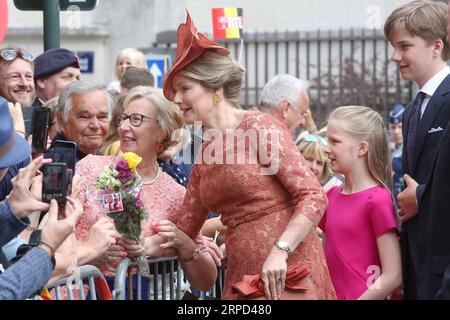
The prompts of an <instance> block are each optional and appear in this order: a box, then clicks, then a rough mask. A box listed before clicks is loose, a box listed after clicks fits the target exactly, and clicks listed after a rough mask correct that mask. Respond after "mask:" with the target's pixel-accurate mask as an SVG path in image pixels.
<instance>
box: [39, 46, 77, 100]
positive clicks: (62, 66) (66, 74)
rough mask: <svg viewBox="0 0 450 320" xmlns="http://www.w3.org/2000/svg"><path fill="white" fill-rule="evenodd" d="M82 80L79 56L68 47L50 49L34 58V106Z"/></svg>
mask: <svg viewBox="0 0 450 320" xmlns="http://www.w3.org/2000/svg"><path fill="white" fill-rule="evenodd" d="M79 80H80V62H79V59H78V56H77V55H76V54H75V53H74V52H72V51H70V50H67V49H63V48H58V49H51V50H48V51H46V52H44V53H42V54H41V55H39V56H38V57H37V58H36V59H35V60H34V85H35V88H36V99H35V100H34V102H33V107H40V106H42V105H43V104H44V103H45V102H47V101H49V100H50V99H52V98H54V97H56V96H58V95H59V94H60V93H61V91H62V90H63V89H64V88H65V87H66V86H67V85H68V84H71V83H72V82H74V81H79Z"/></svg>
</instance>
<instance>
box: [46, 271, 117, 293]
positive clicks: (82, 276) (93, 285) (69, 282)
mask: <svg viewBox="0 0 450 320" xmlns="http://www.w3.org/2000/svg"><path fill="white" fill-rule="evenodd" d="M85 284H86V285H88V286H89V293H90V297H89V299H90V300H97V298H99V299H105V300H110V299H111V293H110V291H109V288H108V285H107V283H106V281H105V277H104V276H103V273H102V272H101V271H100V270H99V269H98V268H97V267H95V266H91V265H85V266H81V267H78V268H76V269H75V271H74V273H73V274H72V275H71V276H70V277H66V278H63V279H60V280H58V281H56V282H55V283H53V284H52V285H51V286H50V287H49V288H48V289H49V290H52V289H55V298H56V300H63V299H64V297H63V294H62V292H61V291H62V287H63V286H65V288H66V289H65V290H67V299H68V300H74V299H75V298H74V291H75V290H76V292H77V293H78V297H79V299H80V300H86V295H85V292H84V291H85V290H84V288H85ZM97 293H99V296H97ZM75 296H76V295H75Z"/></svg>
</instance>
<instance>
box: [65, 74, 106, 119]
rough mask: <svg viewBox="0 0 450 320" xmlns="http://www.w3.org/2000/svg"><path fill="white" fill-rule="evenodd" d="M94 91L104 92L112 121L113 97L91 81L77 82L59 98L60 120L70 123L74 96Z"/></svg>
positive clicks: (68, 87) (67, 88) (70, 85)
mask: <svg viewBox="0 0 450 320" xmlns="http://www.w3.org/2000/svg"><path fill="white" fill-rule="evenodd" d="M92 91H100V92H102V93H103V94H104V95H105V97H106V100H107V102H108V120H109V121H111V116H112V108H113V106H114V104H115V103H114V99H113V97H112V96H111V95H110V94H109V93H108V91H106V90H105V89H104V88H103V87H102V86H100V85H98V84H95V83H93V82H90V81H75V82H72V83H71V84H69V85H67V86H66V87H65V88H64V89H63V91H62V92H61V94H60V95H59V98H58V106H57V107H56V113H57V114H58V115H59V116H60V118H61V119H62V120H63V121H64V122H67V121H69V112H70V110H72V107H73V105H72V98H73V96H74V95H78V94H84V93H88V92H92Z"/></svg>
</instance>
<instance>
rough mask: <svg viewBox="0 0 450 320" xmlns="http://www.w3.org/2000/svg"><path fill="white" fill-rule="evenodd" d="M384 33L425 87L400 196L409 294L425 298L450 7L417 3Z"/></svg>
mask: <svg viewBox="0 0 450 320" xmlns="http://www.w3.org/2000/svg"><path fill="white" fill-rule="evenodd" d="M384 33H385V36H386V38H387V39H389V41H390V42H391V43H392V45H393V47H394V52H393V55H392V57H391V60H392V61H394V62H395V63H397V65H398V67H399V69H400V73H401V76H402V78H403V79H405V80H411V81H414V82H415V83H416V84H417V86H418V87H419V92H418V93H417V96H416V98H415V99H414V100H413V101H411V102H410V103H409V104H408V106H407V108H406V111H405V113H404V118H403V141H404V144H403V168H404V172H405V173H406V175H405V176H404V180H405V185H406V189H405V190H404V191H403V192H401V193H400V194H399V195H398V203H399V206H400V219H401V221H402V222H403V224H402V230H401V235H400V239H401V246H402V260H403V261H402V263H403V281H404V285H405V287H404V293H405V298H406V299H420V298H423V297H422V296H421V292H423V288H422V287H423V285H424V283H423V277H424V267H425V266H424V264H425V263H424V261H425V260H424V259H425V254H426V248H425V245H424V243H425V238H426V230H427V214H428V211H427V208H428V207H429V203H428V201H429V200H428V199H422V197H423V193H424V190H425V183H426V182H427V179H428V177H429V175H430V173H431V169H432V163H433V159H434V156H435V154H436V149H437V147H438V144H439V142H440V140H441V137H442V133H443V132H444V129H443V128H445V127H446V126H447V123H448V120H449V118H450V76H449V74H450V68H449V67H448V66H447V64H446V61H447V60H448V59H449V57H450V51H449V45H448V43H447V42H446V37H447V6H446V5H445V4H444V3H442V2H431V1H423V0H419V1H413V2H410V3H408V4H405V5H403V6H401V7H399V8H397V9H396V10H394V11H393V12H392V13H391V15H390V16H389V17H388V19H387V21H386V23H385V26H384Z"/></svg>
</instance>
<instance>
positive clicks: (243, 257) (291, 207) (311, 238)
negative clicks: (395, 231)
mask: <svg viewBox="0 0 450 320" xmlns="http://www.w3.org/2000/svg"><path fill="white" fill-rule="evenodd" d="M233 135H234V136H237V138H236V139H233ZM265 137H269V139H265ZM272 138H273V139H272ZM246 139H247V140H246ZM251 139H253V142H249V141H251ZM254 139H256V140H254ZM243 140H244V141H247V142H245V143H243ZM205 141H206V142H205V143H204V144H203V145H202V148H201V150H200V154H199V155H198V157H197V161H196V162H197V163H196V164H195V165H194V166H193V168H192V173H191V177H190V181H189V185H188V189H187V193H186V197H185V200H184V202H183V206H182V208H181V211H180V213H179V214H178V216H177V226H178V227H179V228H180V229H182V230H183V231H185V232H186V233H187V234H188V235H189V236H190V237H191V238H193V239H194V238H195V237H196V236H197V234H198V232H199V231H200V229H201V227H202V225H203V223H204V221H205V220H206V218H207V216H208V212H217V213H219V214H221V215H222V217H221V220H222V223H223V224H225V225H227V226H228V228H227V233H226V254H227V258H228V266H227V269H226V273H225V284H224V291H223V294H222V298H223V299H235V298H236V295H235V294H234V293H233V292H232V290H231V286H232V285H233V284H234V283H236V282H238V281H240V280H241V279H242V278H243V276H244V275H254V274H258V273H261V270H262V266H263V263H264V262H265V260H266V258H267V256H268V254H269V252H270V250H271V248H272V247H273V246H274V243H275V242H276V240H278V239H279V237H280V235H281V234H282V233H283V232H284V230H285V228H286V226H287V225H288V224H289V222H290V221H291V220H292V219H295V218H296V217H298V216H299V215H301V214H303V215H305V216H306V217H308V219H310V220H311V221H313V222H314V224H315V225H317V224H318V223H319V221H320V219H321V217H322V214H323V212H324V210H325V207H326V205H327V200H326V197H325V194H324V193H323V191H322V188H321V186H320V183H319V182H318V181H317V179H316V178H315V177H314V175H313V174H312V173H311V172H310V170H309V169H308V166H307V164H306V162H305V160H304V158H303V157H302V156H301V155H300V152H299V151H298V149H297V147H296V146H295V144H294V142H293V140H292V138H291V136H290V134H289V133H288V132H287V130H285V128H284V127H283V125H282V124H280V123H279V122H277V121H276V120H275V119H273V118H272V117H271V116H268V115H266V114H263V113H260V112H248V113H247V115H246V116H245V118H244V120H243V121H242V122H241V124H240V125H239V127H238V128H237V129H236V130H234V131H233V132H227V133H226V134H225V135H223V136H222V137H221V138H217V137H216V139H214V140H213V141H208V139H205ZM230 141H234V142H235V143H234V144H233V143H227V142H230ZM239 141H240V142H241V143H240V144H239V143H237V142H239ZM233 151H234V155H233ZM243 153H244V154H245V157H246V159H247V160H246V161H243ZM252 153H253V155H255V154H257V161H254V162H252V157H251V156H250V155H251V154H252ZM236 155H237V156H236ZM227 159H228V161H226V160H227ZM230 159H232V160H233V159H234V162H235V164H230ZM268 159H270V161H268ZM221 161H222V163H224V164H218V163H220V162H221ZM238 161H240V162H238ZM231 162H233V161H231ZM238 163H244V164H238ZM287 262H288V264H294V263H298V264H306V265H308V266H309V268H310V270H311V277H312V280H313V283H314V285H315V289H316V292H317V294H318V298H319V299H335V297H336V296H335V292H334V288H333V285H332V283H331V279H330V276H329V273H328V269H327V266H326V262H325V256H324V252H323V248H322V246H321V242H320V239H319V237H318V236H317V234H316V231H315V228H312V229H311V232H310V233H309V234H308V235H307V236H306V238H305V239H304V240H303V241H302V242H301V243H300V245H299V246H298V247H297V248H296V249H295V250H294V252H293V253H292V254H291V255H290V256H289V258H288V261H287Z"/></svg>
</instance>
